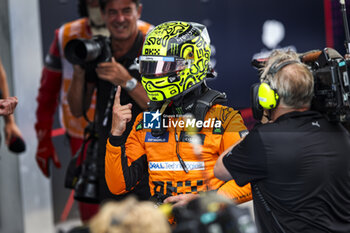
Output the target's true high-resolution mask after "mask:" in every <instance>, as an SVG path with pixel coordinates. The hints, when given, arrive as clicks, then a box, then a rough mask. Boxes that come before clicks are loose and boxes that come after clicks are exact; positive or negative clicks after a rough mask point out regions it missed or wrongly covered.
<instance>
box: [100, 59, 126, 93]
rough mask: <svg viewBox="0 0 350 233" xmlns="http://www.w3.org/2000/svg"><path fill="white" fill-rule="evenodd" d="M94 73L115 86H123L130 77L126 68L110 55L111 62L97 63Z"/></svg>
mask: <svg viewBox="0 0 350 233" xmlns="http://www.w3.org/2000/svg"><path fill="white" fill-rule="evenodd" d="M96 73H97V75H98V77H99V78H100V79H103V80H106V81H109V82H111V83H113V84H114V85H116V86H119V85H120V86H122V87H124V86H125V83H126V81H128V80H129V79H132V77H131V75H130V74H129V72H128V70H127V69H126V68H125V67H124V66H122V65H121V64H120V63H119V62H116V61H115V59H114V57H112V61H111V62H102V63H99V64H98V65H97V68H96Z"/></svg>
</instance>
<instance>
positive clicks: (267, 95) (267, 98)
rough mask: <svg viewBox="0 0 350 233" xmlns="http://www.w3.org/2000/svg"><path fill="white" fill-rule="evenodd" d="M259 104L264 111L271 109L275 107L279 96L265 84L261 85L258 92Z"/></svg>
mask: <svg viewBox="0 0 350 233" xmlns="http://www.w3.org/2000/svg"><path fill="white" fill-rule="evenodd" d="M258 98H259V104H260V105H261V106H262V107H263V108H264V109H273V108H275V107H276V106H277V103H278V99H279V96H278V94H277V93H276V91H274V90H273V89H272V88H271V87H270V86H269V85H268V84H267V83H261V84H260V86H259V90H258Z"/></svg>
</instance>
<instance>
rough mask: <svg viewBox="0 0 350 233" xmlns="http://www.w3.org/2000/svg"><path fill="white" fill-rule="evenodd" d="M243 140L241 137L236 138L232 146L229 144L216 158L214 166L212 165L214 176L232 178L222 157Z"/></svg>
mask: <svg viewBox="0 0 350 233" xmlns="http://www.w3.org/2000/svg"><path fill="white" fill-rule="evenodd" d="M242 140H243V138H241V139H240V140H238V141H237V142H236V143H235V144H233V145H232V146H230V147H229V148H227V149H226V150H225V151H224V152H223V153H222V154H221V155H220V157H219V158H218V160H216V163H215V167H214V175H215V177H216V178H218V179H220V180H224V181H229V180H232V179H233V178H232V176H231V174H230V172H229V171H228V170H227V169H226V167H225V165H224V163H223V161H222V159H223V158H224V156H225V155H226V154H228V153H229V152H230V151H231V150H232V149H233V148H234V147H235V146H236V145H238V144H239V143H240V142H241V141H242Z"/></svg>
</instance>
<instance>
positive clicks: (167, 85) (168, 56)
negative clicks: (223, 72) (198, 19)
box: [139, 21, 210, 101]
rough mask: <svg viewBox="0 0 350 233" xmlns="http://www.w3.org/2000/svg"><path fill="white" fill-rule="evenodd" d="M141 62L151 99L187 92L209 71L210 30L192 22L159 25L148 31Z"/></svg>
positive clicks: (165, 97)
mask: <svg viewBox="0 0 350 233" xmlns="http://www.w3.org/2000/svg"><path fill="white" fill-rule="evenodd" d="M139 61H140V73H141V76H142V81H141V82H142V85H143V87H144V88H145V90H146V92H147V95H148V97H149V98H150V100H151V101H164V100H167V99H172V98H174V97H176V96H179V95H181V94H185V93H188V92H189V91H191V90H192V89H193V88H195V87H197V86H198V85H200V84H201V83H202V82H203V81H204V78H205V77H206V76H207V73H208V71H209V61H210V38H209V35H208V32H207V29H206V27H205V26H204V25H202V24H198V23H193V22H181V21H172V22H166V23H163V24H160V25H158V26H156V27H155V28H154V29H153V30H152V31H150V32H149V33H148V34H147V36H146V39H145V42H144V44H143V48H142V54H141V56H140V57H139Z"/></svg>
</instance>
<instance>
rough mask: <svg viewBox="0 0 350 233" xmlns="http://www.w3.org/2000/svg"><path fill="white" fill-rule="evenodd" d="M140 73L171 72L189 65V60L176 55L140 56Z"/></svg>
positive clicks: (159, 73) (156, 73) (157, 74)
mask: <svg viewBox="0 0 350 233" xmlns="http://www.w3.org/2000/svg"><path fill="white" fill-rule="evenodd" d="M139 62H140V73H141V75H155V76H159V75H162V74H167V73H173V72H176V71H180V70H183V69H185V68H188V67H190V65H191V60H185V59H183V58H178V57H162V56H140V57H139Z"/></svg>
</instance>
